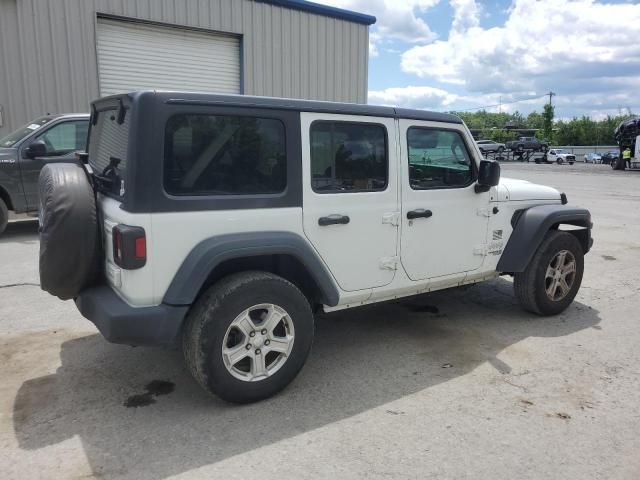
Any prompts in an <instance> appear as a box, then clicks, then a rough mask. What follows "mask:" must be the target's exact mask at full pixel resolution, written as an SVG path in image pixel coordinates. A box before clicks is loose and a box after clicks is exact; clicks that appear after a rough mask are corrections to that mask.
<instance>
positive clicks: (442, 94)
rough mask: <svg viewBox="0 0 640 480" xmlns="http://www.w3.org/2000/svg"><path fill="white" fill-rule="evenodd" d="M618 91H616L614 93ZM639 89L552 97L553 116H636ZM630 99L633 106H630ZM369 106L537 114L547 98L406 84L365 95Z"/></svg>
mask: <svg viewBox="0 0 640 480" xmlns="http://www.w3.org/2000/svg"><path fill="white" fill-rule="evenodd" d="M616 88H619V90H616ZM639 90H640V79H638V80H635V79H634V80H632V81H629V82H628V83H627V86H626V87H624V88H623V87H622V86H621V85H619V86H618V87H614V88H613V89H612V91H609V92H607V93H606V94H602V93H580V94H572V95H564V96H558V97H555V98H554V104H555V106H556V117H558V118H571V117H573V116H582V115H586V116H590V117H593V118H602V117H604V116H606V115H618V114H619V113H620V112H623V113H627V111H628V110H631V111H633V112H634V113H640V99H638V100H635V92H637V91H639ZM630 98H631V99H632V100H635V102H636V103H630ZM368 101H369V103H370V104H373V105H389V106H399V107H406V108H418V109H422V110H437V111H463V110H478V109H480V108H482V109H484V110H486V111H488V112H498V111H502V112H509V113H513V112H515V111H516V110H517V111H519V112H520V113H522V114H525V115H526V114H528V113H530V112H532V111H538V112H540V111H541V110H542V106H543V105H544V104H545V103H546V102H547V101H548V97H547V96H544V95H540V94H536V93H534V92H525V93H523V94H518V95H514V94H500V93H488V94H471V95H470V94H459V93H455V92H451V91H449V90H447V89H444V88H435V87H427V86H415V85H410V86H406V87H391V88H386V89H383V90H372V91H370V92H369V100H368Z"/></svg>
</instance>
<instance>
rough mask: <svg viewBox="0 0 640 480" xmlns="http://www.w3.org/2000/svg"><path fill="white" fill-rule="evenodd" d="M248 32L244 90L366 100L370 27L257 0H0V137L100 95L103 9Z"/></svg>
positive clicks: (84, 108) (245, 35) (244, 39)
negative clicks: (98, 34) (99, 34)
mask: <svg viewBox="0 0 640 480" xmlns="http://www.w3.org/2000/svg"><path fill="white" fill-rule="evenodd" d="M99 13H102V14H107V15H114V16H121V17H129V18H135V19H140V20H147V21H153V22H161V23H167V24H175V25H184V26H188V27H195V28H202V29H206V30H212V31H217V32H226V33H233V34H237V35H241V36H242V72H241V77H242V78H241V79H242V83H243V90H244V93H246V94H249V95H267V96H281V97H292V98H306V99H321V100H331V101H342V102H357V103H366V99H367V68H368V67H367V65H368V35H369V33H368V27H367V26H365V25H362V24H358V23H353V22H349V21H345V20H341V19H337V18H332V17H326V16H322V15H316V14H313V13H308V12H303V11H299V10H290V9H287V8H283V7H279V6H274V5H270V4H267V3H260V2H254V1H253V0H46V1H45V0H0V55H1V56H0V69H2V72H0V105H1V106H2V108H3V113H4V115H3V117H4V126H3V127H0V136H4V135H6V134H7V133H9V131H10V130H13V129H14V128H17V127H18V126H20V125H21V124H23V123H25V122H27V121H28V120H30V119H31V118H33V117H36V116H38V115H41V114H43V113H46V112H51V113H53V112H73V111H75V112H86V111H87V110H88V103H89V102H90V101H91V100H92V99H94V98H97V97H98V95H99V91H98V67H97V60H96V23H97V14H99Z"/></svg>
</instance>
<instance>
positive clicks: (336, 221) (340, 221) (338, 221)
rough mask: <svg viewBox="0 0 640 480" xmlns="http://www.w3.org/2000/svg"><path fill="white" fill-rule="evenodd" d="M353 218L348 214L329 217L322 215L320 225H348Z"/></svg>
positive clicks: (319, 220)
mask: <svg viewBox="0 0 640 480" xmlns="http://www.w3.org/2000/svg"><path fill="white" fill-rule="evenodd" d="M350 221H351V219H350V218H349V217H348V216H346V215H329V216H327V217H320V218H319V219H318V225H320V226H321V227H326V226H327V225H346V224H347V223H349V222H350Z"/></svg>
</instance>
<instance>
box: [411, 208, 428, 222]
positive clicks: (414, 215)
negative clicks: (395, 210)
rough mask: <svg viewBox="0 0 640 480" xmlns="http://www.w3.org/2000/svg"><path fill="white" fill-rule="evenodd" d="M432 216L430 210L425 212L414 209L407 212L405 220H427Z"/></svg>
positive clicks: (420, 209) (422, 209)
mask: <svg viewBox="0 0 640 480" xmlns="http://www.w3.org/2000/svg"><path fill="white" fill-rule="evenodd" d="M432 215H433V212H431V210H425V209H424V208H416V209H415V210H411V211H409V212H407V218H408V219H409V220H415V219H416V218H429V217H430V216H432Z"/></svg>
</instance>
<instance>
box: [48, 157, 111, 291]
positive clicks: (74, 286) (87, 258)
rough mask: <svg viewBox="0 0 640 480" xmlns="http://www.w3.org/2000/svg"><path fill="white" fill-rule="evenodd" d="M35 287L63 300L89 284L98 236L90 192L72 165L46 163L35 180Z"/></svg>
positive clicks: (80, 172) (97, 261) (96, 269)
mask: <svg viewBox="0 0 640 480" xmlns="http://www.w3.org/2000/svg"><path fill="white" fill-rule="evenodd" d="M38 189H39V190H38V193H39V212H38V214H39V215H38V216H39V222H40V229H39V230H40V286H41V288H42V289H43V290H45V291H47V292H49V293H51V294H52V295H55V296H56V297H59V298H61V299H62V300H68V299H71V298H74V297H76V296H77V295H78V294H79V293H80V292H81V291H82V290H83V289H84V288H86V287H88V286H90V285H91V284H92V283H94V281H95V279H96V277H97V273H98V272H99V270H100V258H101V255H100V248H101V244H100V235H99V226H98V218H97V210H96V201H95V195H94V192H93V188H92V186H91V184H90V183H89V179H88V178H87V175H86V173H85V171H84V169H83V168H82V167H80V166H79V165H77V164H74V163H53V164H48V165H45V167H44V168H43V169H42V171H41V172H40V179H39V182H38Z"/></svg>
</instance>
